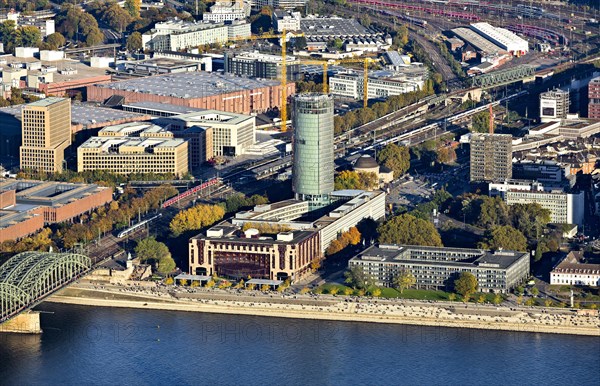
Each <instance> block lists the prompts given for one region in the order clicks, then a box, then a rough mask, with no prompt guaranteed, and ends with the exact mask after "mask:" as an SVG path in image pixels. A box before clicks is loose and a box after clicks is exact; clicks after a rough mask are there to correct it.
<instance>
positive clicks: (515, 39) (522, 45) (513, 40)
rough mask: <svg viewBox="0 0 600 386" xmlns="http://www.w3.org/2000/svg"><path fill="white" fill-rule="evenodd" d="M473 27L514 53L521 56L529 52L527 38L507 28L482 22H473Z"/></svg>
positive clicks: (499, 45)
mask: <svg viewBox="0 0 600 386" xmlns="http://www.w3.org/2000/svg"><path fill="white" fill-rule="evenodd" d="M471 29H472V30H473V31H475V32H477V33H478V34H480V35H481V36H483V37H485V38H486V39H488V40H490V41H491V42H493V43H494V44H496V45H498V47H500V48H502V49H503V50H505V51H508V52H509V53H510V54H512V55H515V56H520V55H525V54H526V53H527V52H529V43H528V42H527V40H525V39H523V38H521V37H519V36H518V35H516V34H515V33H513V32H510V31H509V30H507V29H505V28H499V27H494V26H492V25H490V24H489V23H485V22H482V23H473V24H471Z"/></svg>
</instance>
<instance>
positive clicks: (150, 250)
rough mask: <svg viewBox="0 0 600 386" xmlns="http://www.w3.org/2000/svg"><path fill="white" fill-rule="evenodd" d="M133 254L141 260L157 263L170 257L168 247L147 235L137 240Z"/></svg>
mask: <svg viewBox="0 0 600 386" xmlns="http://www.w3.org/2000/svg"><path fill="white" fill-rule="evenodd" d="M135 254H136V256H137V257H139V258H140V260H141V261H142V262H150V263H154V264H156V263H159V262H160V261H161V260H163V259H166V258H171V252H169V248H168V247H167V246H166V245H165V244H164V243H161V242H160V241H157V240H156V239H155V238H154V237H147V238H145V239H142V240H140V241H138V243H137V245H136V246H135Z"/></svg>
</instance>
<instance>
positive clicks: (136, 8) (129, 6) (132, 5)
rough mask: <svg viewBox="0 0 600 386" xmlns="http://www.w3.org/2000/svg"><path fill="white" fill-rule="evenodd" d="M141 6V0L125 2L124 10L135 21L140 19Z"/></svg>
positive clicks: (126, 0) (127, 0)
mask: <svg viewBox="0 0 600 386" xmlns="http://www.w3.org/2000/svg"><path fill="white" fill-rule="evenodd" d="M141 5H142V0H125V6H124V9H125V10H126V11H127V12H129V15H130V16H131V17H132V18H134V19H137V18H139V17H140V7H141Z"/></svg>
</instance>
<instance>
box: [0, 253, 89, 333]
mask: <svg viewBox="0 0 600 386" xmlns="http://www.w3.org/2000/svg"><path fill="white" fill-rule="evenodd" d="M91 268H92V261H91V260H90V258H89V257H87V256H84V255H80V254H75V253H50V252H23V253H19V254H17V255H15V256H13V257H11V258H10V259H9V260H8V261H7V262H6V263H5V264H3V265H2V266H0V323H1V322H4V321H6V320H8V319H10V318H12V317H14V316H16V315H17V314H18V313H19V312H21V311H23V310H25V309H27V308H30V307H32V306H34V305H35V304H36V303H37V302H38V301H40V300H41V299H43V298H44V297H45V296H47V295H49V294H51V293H52V292H54V291H56V290H58V289H59V288H61V287H62V286H64V285H65V284H68V283H70V282H72V281H73V280H76V279H77V278H79V277H80V276H81V275H82V274H84V273H86V272H87V271H89V270H90V269H91Z"/></svg>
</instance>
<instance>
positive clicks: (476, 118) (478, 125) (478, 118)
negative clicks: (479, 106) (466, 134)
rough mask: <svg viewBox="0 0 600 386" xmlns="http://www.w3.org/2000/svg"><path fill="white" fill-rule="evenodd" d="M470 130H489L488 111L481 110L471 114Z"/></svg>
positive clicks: (482, 131)
mask: <svg viewBox="0 0 600 386" xmlns="http://www.w3.org/2000/svg"><path fill="white" fill-rule="evenodd" d="M471 129H472V131H476V132H478V133H487V132H489V130H490V112H489V111H482V112H480V113H477V114H475V115H473V121H472V126H471Z"/></svg>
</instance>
